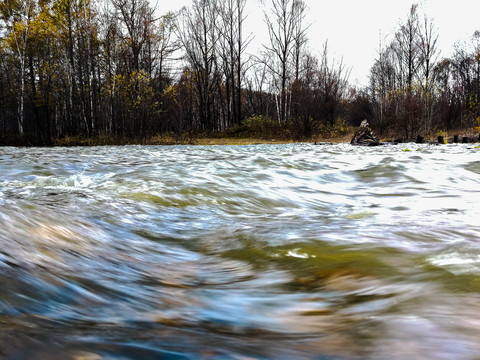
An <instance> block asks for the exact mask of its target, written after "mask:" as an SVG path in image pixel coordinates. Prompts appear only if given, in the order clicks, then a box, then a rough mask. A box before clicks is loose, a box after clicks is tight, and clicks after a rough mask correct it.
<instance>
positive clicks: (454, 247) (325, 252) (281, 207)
mask: <svg viewBox="0 0 480 360" xmlns="http://www.w3.org/2000/svg"><path fill="white" fill-rule="evenodd" d="M405 147H408V150H411V151H402V150H407V149H406V148H405ZM405 147H401V146H385V147H376V148H365V147H351V146H350V145H332V146H313V145H308V144H296V145H268V146H267V145H257V146H205V147H201V146H197V147H191V146H172V147H135V146H132V147H97V148H52V149H38V148H33V149H24V148H0V166H1V170H2V171H1V173H0V206H1V210H0V358H2V359H75V360H80V359H81V360H93V359H343V360H351V359H386V358H388V359H405V358H408V357H410V358H412V359H476V358H478V354H480V344H479V343H478V334H479V333H480V318H479V317H478V316H477V315H478V309H480V245H479V241H478V240H479V239H480V236H479V235H478V234H479V233H480V225H479V224H478V219H479V218H480V205H479V200H480V162H479V161H478V157H479V151H480V150H479V149H476V148H474V147H473V146H471V145H467V144H465V145H460V144H455V145H445V146H431V145H415V144H408V145H405Z"/></svg>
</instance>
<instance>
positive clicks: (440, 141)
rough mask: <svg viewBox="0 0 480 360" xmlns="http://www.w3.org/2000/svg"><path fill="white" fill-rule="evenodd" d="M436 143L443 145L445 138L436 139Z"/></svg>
mask: <svg viewBox="0 0 480 360" xmlns="http://www.w3.org/2000/svg"><path fill="white" fill-rule="evenodd" d="M438 143H439V144H445V138H444V137H443V136H439V137H438Z"/></svg>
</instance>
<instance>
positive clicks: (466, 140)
mask: <svg viewBox="0 0 480 360" xmlns="http://www.w3.org/2000/svg"><path fill="white" fill-rule="evenodd" d="M469 142H470V139H469V138H468V137H467V136H464V137H463V138H462V144H468V143H469Z"/></svg>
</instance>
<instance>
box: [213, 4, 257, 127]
mask: <svg viewBox="0 0 480 360" xmlns="http://www.w3.org/2000/svg"><path fill="white" fill-rule="evenodd" d="M245 4H246V0H224V1H223V2H221V3H219V4H218V5H217V6H218V13H219V14H220V19H219V22H218V24H217V31H218V34H219V42H218V46H219V51H218V52H219V55H220V56H221V58H222V62H223V66H222V70H223V73H224V76H225V93H226V113H227V124H228V125H231V124H239V123H240V121H241V119H242V79H243V72H244V68H245V62H244V56H243V55H244V53H245V50H246V47H247V46H248V44H249V43H250V41H251V39H252V37H251V36H247V37H246V38H244V37H243V24H244V21H245V19H246V15H245Z"/></svg>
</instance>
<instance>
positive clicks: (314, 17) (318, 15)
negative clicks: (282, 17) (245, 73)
mask: <svg viewBox="0 0 480 360" xmlns="http://www.w3.org/2000/svg"><path fill="white" fill-rule="evenodd" d="M152 1H153V0H152ZM269 1H271V0H265V3H266V4H267V5H268V4H269ZM191 3H192V0H172V1H165V0H159V2H158V5H157V8H158V10H159V11H160V12H162V13H164V12H167V11H176V10H179V9H180V8H182V7H183V6H190V5H191ZM305 3H306V4H307V6H308V12H307V18H306V23H307V24H311V27H310V29H309V32H308V37H309V46H310V48H311V51H312V52H313V53H314V54H317V55H320V51H321V49H322V45H323V44H324V42H325V41H326V40H328V48H329V50H330V56H331V57H335V58H336V59H340V58H343V62H344V63H345V64H346V66H347V67H348V68H350V69H351V76H350V82H351V83H352V84H358V85H365V84H366V83H367V79H368V74H369V71H370V67H371V66H372V64H373V61H374V59H375V58H376V55H377V52H378V49H379V44H380V38H382V41H383V43H384V44H386V43H388V42H389V41H390V40H391V35H392V33H393V32H394V31H395V30H397V29H398V27H399V24H400V23H401V22H402V21H404V20H405V19H406V18H407V17H408V14H409V10H410V7H411V5H412V4H413V3H419V4H420V6H421V9H420V14H423V12H425V13H426V14H427V16H428V18H431V19H433V23H434V25H435V27H436V28H437V29H438V35H439V38H438V44H439V48H440V49H441V56H442V57H447V56H450V55H451V53H452V51H453V48H454V44H455V43H456V42H458V41H464V40H468V39H469V38H470V37H471V35H472V34H473V33H474V31H475V30H480V16H479V14H480V1H478V0H454V1H446V0H420V1H417V2H415V1H412V0H395V1H392V0H362V1H359V0H334V1H328V2H327V1H321V0H305ZM247 7H248V10H247V13H248V21H247V22H246V28H245V30H244V32H245V34H249V33H253V34H254V35H255V41H254V42H253V43H252V44H251V46H250V49H249V51H250V52H251V53H255V50H256V47H258V46H259V45H258V44H259V43H260V42H262V41H265V40H266V31H267V30H266V26H265V23H264V20H263V10H262V7H261V5H260V2H259V0H247ZM422 16H423V15H422Z"/></svg>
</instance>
